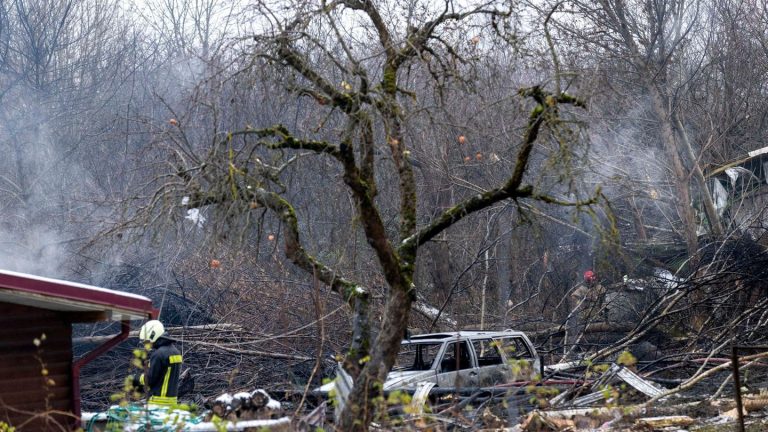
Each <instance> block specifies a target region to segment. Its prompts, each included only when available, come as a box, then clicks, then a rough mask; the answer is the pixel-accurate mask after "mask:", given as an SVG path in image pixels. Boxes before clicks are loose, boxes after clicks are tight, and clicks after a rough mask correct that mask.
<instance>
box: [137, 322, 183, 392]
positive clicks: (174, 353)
mask: <svg viewBox="0 0 768 432" xmlns="http://www.w3.org/2000/svg"><path fill="white" fill-rule="evenodd" d="M164 334H165V327H164V326H163V323H161V322H160V321H158V320H151V321H147V322H146V323H145V324H144V325H143V326H141V330H139V339H140V340H141V341H142V342H143V343H145V344H147V345H149V344H151V349H152V352H151V354H150V356H149V366H148V368H147V370H146V373H143V374H141V376H139V377H138V378H136V379H135V380H134V386H135V387H137V388H145V389H147V394H148V395H149V403H150V404H154V405H165V406H174V405H177V404H178V395H179V374H180V372H181V362H182V358H181V353H180V352H179V350H178V348H176V345H175V344H174V342H173V340H171V339H169V338H167V337H164V336H163V335H164Z"/></svg>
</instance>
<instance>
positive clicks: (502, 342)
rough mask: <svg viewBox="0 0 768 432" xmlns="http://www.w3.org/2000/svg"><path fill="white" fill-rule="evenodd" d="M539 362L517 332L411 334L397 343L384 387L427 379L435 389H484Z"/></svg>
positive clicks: (529, 372) (534, 369)
mask: <svg viewBox="0 0 768 432" xmlns="http://www.w3.org/2000/svg"><path fill="white" fill-rule="evenodd" d="M540 368H541V361H540V359H539V357H538V355H537V354H536V349H535V348H534V347H533V344H532V343H531V341H530V340H529V339H528V337H527V336H526V335H525V334H524V333H522V332H519V331H514V330H505V331H459V332H452V333H431V334H423V335H418V336H412V337H411V338H410V339H407V340H404V341H403V342H402V344H401V346H400V352H399V353H398V355H397V359H396V360H395V364H394V366H393V367H392V371H391V372H390V373H389V375H387V381H386V382H385V383H384V390H391V389H397V388H408V387H415V386H416V384H418V383H422V382H433V383H435V385H436V386H437V387H489V386H493V385H498V384H504V383H508V382H512V381H518V380H531V379H533V378H535V376H536V375H538V374H539V371H540Z"/></svg>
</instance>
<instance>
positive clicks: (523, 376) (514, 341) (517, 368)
mask: <svg viewBox="0 0 768 432" xmlns="http://www.w3.org/2000/svg"><path fill="white" fill-rule="evenodd" d="M494 339H495V340H496V341H497V343H498V346H499V348H500V350H501V353H502V354H503V355H504V363H505V364H507V365H509V366H510V372H511V379H512V380H528V379H533V378H534V377H535V376H536V375H537V374H538V373H539V360H538V357H537V356H536V355H535V354H534V353H535V351H534V349H533V348H532V347H531V346H530V344H529V343H528V342H527V341H526V340H525V339H523V338H522V337H520V336H509V337H497V338H494Z"/></svg>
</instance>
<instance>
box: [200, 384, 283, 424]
mask: <svg viewBox="0 0 768 432" xmlns="http://www.w3.org/2000/svg"><path fill="white" fill-rule="evenodd" d="M205 408H206V409H207V410H208V414H207V415H206V416H205V421H212V420H214V419H216V418H218V419H224V420H229V421H232V422H238V421H244V420H266V419H276V418H280V417H282V416H283V408H282V404H281V403H280V402H278V401H276V400H274V399H272V397H270V396H269V393H267V392H266V391H264V390H262V389H256V390H253V391H251V392H238V393H235V394H234V395H232V394H229V393H224V394H222V395H220V396H218V397H215V398H213V399H210V400H208V401H207V402H206V403H205Z"/></svg>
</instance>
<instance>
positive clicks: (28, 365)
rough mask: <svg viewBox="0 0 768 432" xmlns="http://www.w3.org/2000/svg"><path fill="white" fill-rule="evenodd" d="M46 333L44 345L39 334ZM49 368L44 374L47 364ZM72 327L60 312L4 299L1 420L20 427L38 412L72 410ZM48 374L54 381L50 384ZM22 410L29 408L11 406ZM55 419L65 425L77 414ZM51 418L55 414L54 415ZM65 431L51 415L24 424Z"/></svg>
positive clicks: (0, 305)
mask: <svg viewBox="0 0 768 432" xmlns="http://www.w3.org/2000/svg"><path fill="white" fill-rule="evenodd" d="M42 334H45V336H46V338H45V340H44V341H42V342H41V344H40V346H39V347H37V346H35V345H34V343H33V341H34V339H35V338H40V337H41V335H42ZM43 368H45V369H47V371H48V375H47V376H46V377H43V372H42V369H43ZM71 371H72V328H71V325H70V323H69V322H67V320H66V318H65V316H64V315H62V314H60V313H57V312H55V311H50V310H46V309H38V308H33V307H28V306H22V305H16V304H9V303H2V302H0V421H5V422H7V423H9V424H11V425H12V426H17V427H18V426H19V425H21V424H22V423H24V422H25V421H26V420H28V419H29V418H30V416H31V414H32V413H41V412H46V411H50V410H58V411H65V412H71V411H72V407H73V403H72V377H71V373H72V372H71ZM47 379H51V380H53V383H48V384H46V381H47ZM9 406H10V407H12V408H13V409H14V410H21V411H23V413H19V412H16V411H14V410H10V409H8V407H9ZM54 420H56V421H58V422H60V423H61V424H63V425H66V424H68V423H69V422H71V418H67V417H62V416H59V417H58V418H54ZM48 421H50V419H49V420H48ZM17 430H19V431H20V432H25V431H45V430H61V429H59V428H57V427H55V426H54V425H49V426H46V424H45V420H41V421H39V422H34V423H30V424H28V425H26V426H25V427H23V428H21V429H18V428H17Z"/></svg>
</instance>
